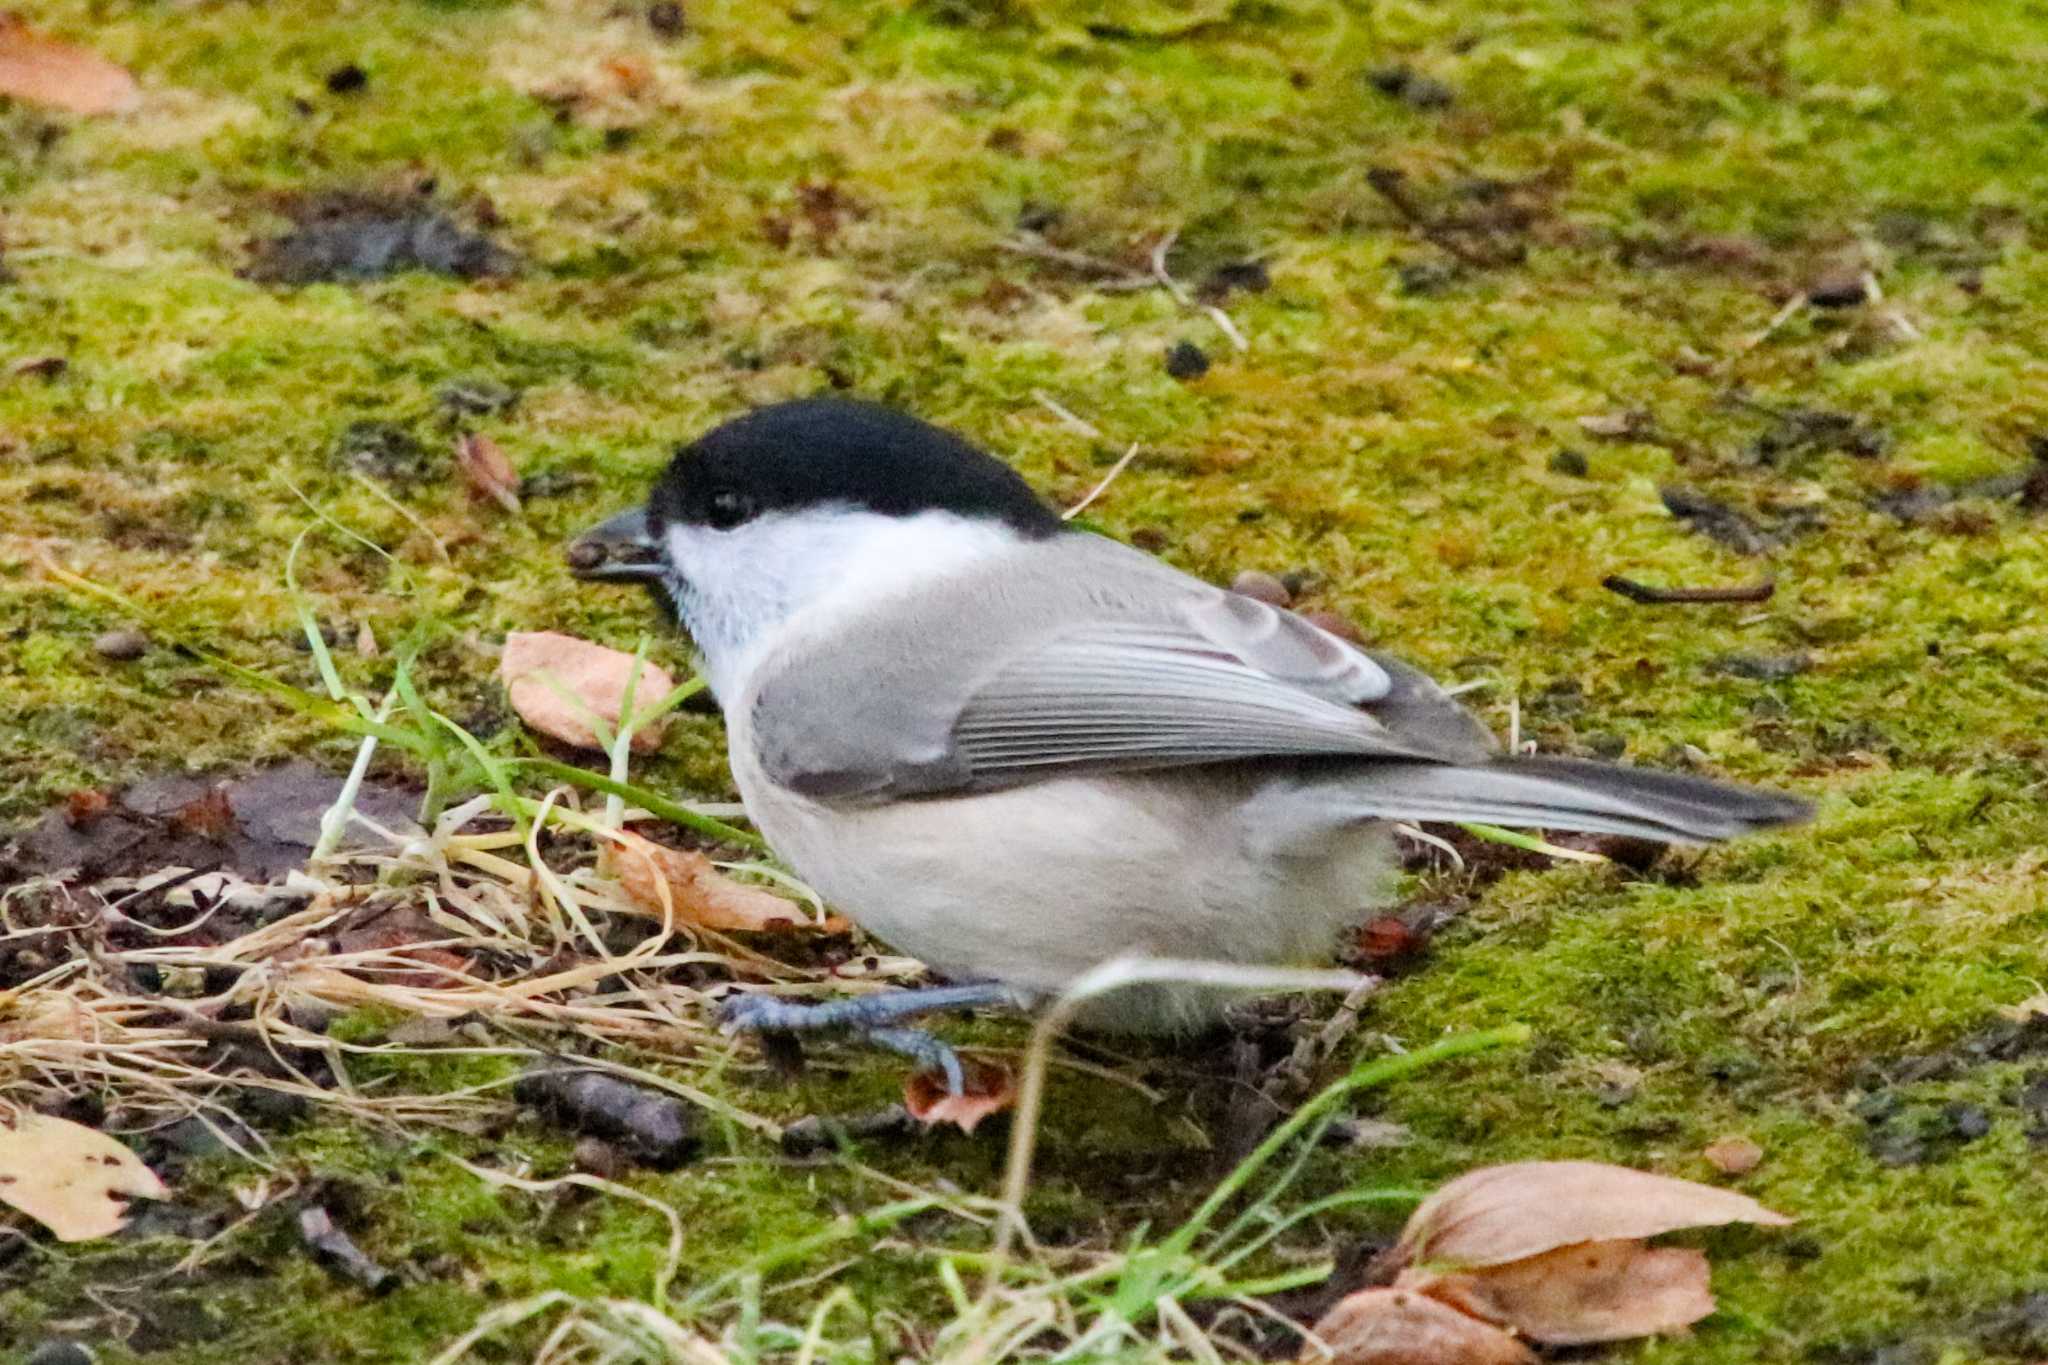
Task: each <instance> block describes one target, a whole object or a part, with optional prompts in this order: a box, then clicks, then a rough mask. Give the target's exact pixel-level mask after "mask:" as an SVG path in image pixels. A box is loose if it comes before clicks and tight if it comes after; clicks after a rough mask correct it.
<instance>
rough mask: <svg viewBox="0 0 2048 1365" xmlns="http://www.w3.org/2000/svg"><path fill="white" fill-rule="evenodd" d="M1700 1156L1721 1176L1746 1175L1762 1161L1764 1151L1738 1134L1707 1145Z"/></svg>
mask: <svg viewBox="0 0 2048 1365" xmlns="http://www.w3.org/2000/svg"><path fill="white" fill-rule="evenodd" d="M1700 1155H1701V1156H1703V1157H1705V1158H1706V1159H1707V1164H1708V1165H1709V1166H1712V1167H1713V1168H1714V1169H1715V1170H1717V1171H1719V1172H1720V1173H1721V1174H1723V1175H1748V1174H1749V1173H1750V1172H1751V1171H1753V1170H1755V1169H1756V1168H1757V1166H1758V1165H1759V1164H1760V1163H1761V1162H1762V1161H1763V1159H1764V1149H1763V1148H1761V1147H1759V1146H1757V1145H1756V1144H1755V1143H1754V1142H1751V1141H1750V1140H1749V1139H1748V1138H1746V1137H1742V1136H1740V1135H1739V1134H1738V1135H1731V1136H1728V1137H1724V1138H1719V1139H1717V1140H1715V1141H1713V1142H1710V1143H1708V1144H1707V1146H1706V1149H1705V1150H1704V1151H1702V1152H1701V1153H1700Z"/></svg>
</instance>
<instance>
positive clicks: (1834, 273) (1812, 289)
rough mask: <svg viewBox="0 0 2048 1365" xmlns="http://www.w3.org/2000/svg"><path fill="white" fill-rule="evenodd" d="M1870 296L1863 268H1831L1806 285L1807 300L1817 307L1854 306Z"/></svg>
mask: <svg viewBox="0 0 2048 1365" xmlns="http://www.w3.org/2000/svg"><path fill="white" fill-rule="evenodd" d="M1869 297H1870V293H1869V289H1868V285H1867V283H1866V276H1865V274H1864V272H1863V271H1861V270H1830V271H1827V272H1825V273H1823V274H1821V275H1819V276H1816V277H1815V278H1814V280H1813V282H1812V283H1810V284H1808V285H1807V286H1806V301H1807V302H1808V303H1810V304H1812V305H1813V306H1814V307H1816V308H1854V307H1855V306H1856V305H1857V304H1859V303H1862V302H1863V301H1864V300H1866V299H1868V298H1869Z"/></svg>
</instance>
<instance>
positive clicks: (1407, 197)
mask: <svg viewBox="0 0 2048 1365" xmlns="http://www.w3.org/2000/svg"><path fill="white" fill-rule="evenodd" d="M1365 183H1366V184H1368V185H1370V186H1372V187H1373V189H1374V190H1376V191H1378V193H1379V196H1380V198H1382V199H1384V200H1386V201H1387V202H1388V203H1389V204H1391V205H1393V206H1394V211H1395V212H1396V213H1398V214H1400V215H1401V216H1402V217H1403V218H1405V219H1407V220H1408V222H1409V224H1410V225H1411V226H1413V227H1414V228H1415V230H1416V231H1418V232H1420V233H1421V234H1422V235H1423V236H1424V237H1426V238H1427V239H1429V240H1430V241H1431V242H1433V243H1435V244H1436V245H1437V246H1440V247H1442V248H1443V249H1444V250H1445V251H1448V252H1450V253H1451V254H1452V255H1453V256H1456V257H1457V258H1458V259H1459V260H1461V261H1463V262H1464V263H1465V264H1466V265H1470V266H1477V267H1479V268H1480V269H1491V268H1493V267H1494V266H1497V265H1500V264H1502V262H1501V261H1499V260H1497V259H1495V257H1494V256H1492V255H1490V254H1489V253H1487V252H1483V251H1475V250H1473V249H1472V248H1471V247H1470V246H1468V245H1466V244H1465V243H1464V242H1461V241H1459V240H1458V234H1457V233H1456V231H1454V230H1453V229H1450V228H1447V227H1445V226H1444V225H1443V224H1442V223H1439V222H1438V221H1437V220H1436V219H1435V218H1434V217H1433V216H1431V215H1430V213H1429V212H1428V210H1426V209H1424V208H1423V207H1422V205H1420V204H1418V203H1416V202H1415V197H1414V196H1413V195H1411V194H1409V193H1408V177H1407V175H1405V174H1404V173H1402V172H1401V171H1397V170H1395V169H1394V168H1393V167H1391V166H1374V167H1373V168H1372V169H1370V170H1368V171H1367V172H1366V173H1365Z"/></svg>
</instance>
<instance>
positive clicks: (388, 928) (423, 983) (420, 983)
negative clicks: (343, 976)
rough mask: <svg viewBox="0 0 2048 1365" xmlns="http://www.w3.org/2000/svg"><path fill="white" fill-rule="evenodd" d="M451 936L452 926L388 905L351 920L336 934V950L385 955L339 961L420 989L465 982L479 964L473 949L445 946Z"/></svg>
mask: <svg viewBox="0 0 2048 1365" xmlns="http://www.w3.org/2000/svg"><path fill="white" fill-rule="evenodd" d="M447 939H448V931H447V930H446V929H443V928H442V927H441V926H440V925H438V924H436V923H434V922H433V921H432V920H431V919H428V918H427V916H426V915H424V914H422V913H420V912H419V911H417V910H410V909H405V910H388V911H384V912H382V913H377V914H372V915H370V916H369V917H367V918H364V919H361V920H359V921H358V922H357V923H354V924H351V925H348V926H346V927H344V928H342V929H341V930H339V931H338V932H337V933H336V934H335V936H334V951H335V953H336V954H338V955H342V956H347V955H350V954H354V953H374V954H377V955H378V956H380V957H382V958H384V959H385V960H384V961H381V962H374V963H338V964H336V965H338V966H343V967H346V968H348V969H349V970H351V971H354V972H356V973H357V974H358V975H360V976H364V977H367V978H370V979H372V980H376V981H382V982H386V983H388V984H390V985H394V986H412V987H416V988H418V989H420V990H432V989H434V988H436V987H449V986H460V985H463V984H465V978H466V977H467V976H468V974H469V971H470V969H471V967H472V966H473V965H474V964H473V963H471V962H470V960H469V958H468V956H467V955H465V954H463V953H460V952H457V951H456V950H454V949H452V948H448V947H445V946H440V945H443V944H445V943H446V941H447ZM429 945H434V946H429ZM399 962H418V963H419V964H421V970H419V971H411V970H407V969H406V968H403V967H400V966H399V965H398V963H399Z"/></svg>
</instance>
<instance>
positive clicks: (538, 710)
mask: <svg viewBox="0 0 2048 1365" xmlns="http://www.w3.org/2000/svg"><path fill="white" fill-rule="evenodd" d="M632 671H633V656H632V655H630V654H627V653H625V652H624V651H622V650H617V649H607V648H605V647H604V646H603V645H594V644H592V643H590V641H588V640H579V639H577V638H576V637H575V636H573V635H562V634H558V633H557V632H555V631H551V630H542V631H515V632H513V633H512V634H510V635H507V636H506V637H505V653H504V655H503V657H501V658H500V659H499V660H498V677H499V679H500V680H501V681H502V682H503V683H504V684H505V690H506V691H507V692H508V693H509V694H510V696H511V700H512V709H513V710H514V711H517V712H518V713H519V718H520V719H521V720H523V721H525V722H526V723H527V724H528V725H530V726H532V727H533V728H534V729H536V730H538V731H540V732H541V733H542V734H544V735H548V736H550V737H552V738H554V739H559V740H561V741H562V743H564V744H573V745H575V746H576V747H577V748H579V749H599V750H601V749H603V748H604V746H603V745H602V744H599V743H598V742H597V732H596V731H594V730H592V729H591V728H590V715H595V716H597V717H598V718H599V719H600V720H602V721H604V723H605V724H606V725H614V726H615V725H617V724H618V723H619V707H620V706H621V704H623V702H624V700H625V696H626V679H627V677H628V676H629V675H630V674H631V673H632ZM551 683H552V685H550V684H551ZM675 685H676V684H675V679H673V678H671V677H670V676H669V675H668V673H667V672H666V671H664V670H662V669H660V668H657V667H655V666H654V665H653V664H651V663H647V662H644V661H643V662H642V663H641V665H640V683H639V686H638V687H636V688H635V689H634V692H633V706H634V709H635V710H644V709H645V708H647V707H648V706H651V705H653V704H654V703H655V702H658V701H660V700H661V699H662V698H663V697H665V696H667V695H668V694H669V693H670V692H671V691H673V690H674V688H675ZM563 693H567V694H568V695H569V696H571V697H574V698H576V700H577V701H578V702H580V703H581V704H582V705H581V707H580V708H579V707H578V706H577V705H575V704H573V703H571V702H570V701H569V700H568V699H567V698H566V697H564V696H563V695H562V694H563ZM585 712H588V713H590V714H589V715H586V714H585ZM661 732H662V721H661V720H660V719H656V720H653V721H650V722H649V723H647V724H646V725H643V726H641V727H640V729H639V730H638V731H636V732H635V733H634V735H633V751H634V752H635V753H643V754H644V753H652V752H654V750H655V749H656V748H658V747H660V744H661Z"/></svg>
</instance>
